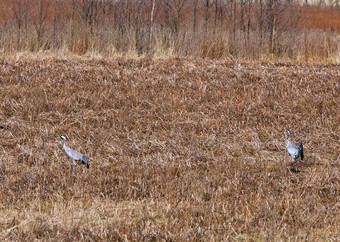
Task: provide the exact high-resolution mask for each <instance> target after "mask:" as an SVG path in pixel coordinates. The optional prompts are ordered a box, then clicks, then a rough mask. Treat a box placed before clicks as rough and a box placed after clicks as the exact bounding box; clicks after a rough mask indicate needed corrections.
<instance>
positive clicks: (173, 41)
mask: <svg viewBox="0 0 340 242" xmlns="http://www.w3.org/2000/svg"><path fill="white" fill-rule="evenodd" d="M300 2H301V1H295V0H111V1H110V0H2V1H1V2H0V5H1V8H0V9H1V12H0V16H1V18H0V48H1V50H2V52H3V53H12V52H18V51H33V52H35V51H41V50H48V51H67V52H72V53H76V54H86V53H89V52H95V53H98V54H102V55H128V56H130V55H133V56H136V55H138V56H140V55H146V56H187V57H204V58H205V57H208V58H248V59H260V58H285V59H294V60H296V59H305V60H309V59H322V60H324V59H334V58H337V56H339V53H338V50H339V48H340V44H339V43H338V41H337V38H338V37H339V34H338V30H339V28H340V27H339V26H340V12H339V9H337V8H330V7H327V8H326V7H320V6H319V7H316V6H314V7H311V6H307V5H301V4H300ZM322 13H324V16H322V17H321V19H323V21H325V23H324V24H323V25H322V26H317V23H319V22H320V21H315V18H318V17H320V14H321V15H322ZM331 16H332V17H331ZM311 23H312V24H311ZM327 23H331V26H328V27H327ZM314 26H316V27H314ZM325 26H326V27H325Z"/></svg>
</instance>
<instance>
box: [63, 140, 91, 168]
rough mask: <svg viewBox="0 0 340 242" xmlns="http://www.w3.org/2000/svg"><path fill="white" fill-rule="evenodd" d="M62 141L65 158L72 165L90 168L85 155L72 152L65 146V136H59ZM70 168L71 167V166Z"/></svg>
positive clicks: (88, 159)
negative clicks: (82, 165) (66, 157)
mask: <svg viewBox="0 0 340 242" xmlns="http://www.w3.org/2000/svg"><path fill="white" fill-rule="evenodd" d="M60 138H61V139H62V140H63V148H64V150H65V152H66V154H67V156H68V157H69V158H70V159H71V160H72V163H73V165H77V163H78V164H84V165H86V166H87V168H90V164H89V162H90V158H89V157H88V156H87V155H83V154H81V153H79V152H78V151H76V150H72V149H71V148H70V147H68V146H66V145H65V141H66V138H65V136H60ZM71 167H72V165H71Z"/></svg>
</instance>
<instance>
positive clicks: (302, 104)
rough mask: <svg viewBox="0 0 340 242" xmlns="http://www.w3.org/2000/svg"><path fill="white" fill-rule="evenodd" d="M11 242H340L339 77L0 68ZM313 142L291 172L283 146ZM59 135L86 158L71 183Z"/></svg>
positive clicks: (325, 69)
mask: <svg viewBox="0 0 340 242" xmlns="http://www.w3.org/2000/svg"><path fill="white" fill-rule="evenodd" d="M0 70H1V75H0V84H1V88H2V91H1V93H0V103H1V109H0V126H1V129H0V144H1V146H0V147H1V152H0V162H1V163H0V174H1V175H0V179H1V182H0V187H1V189H0V190H1V193H0V206H1V207H0V209H1V213H0V214H1V215H0V231H1V238H2V239H8V240H33V239H43V240H58V241H59V240H63V241H64V240H90V239H91V240H103V239H104V240H149V239H157V240H161V239H164V240H185V239H189V240H230V239H255V240H265V239H294V240H295V239H298V240H301V239H308V240H316V239H321V240H324V239H325V240H331V239H334V240H335V239H336V238H339V236H340V228H339V226H340V221H339V208H340V204H339V195H340V193H339V168H340V165H339V132H340V128H339V123H340V114H339V104H340V83H339V79H340V71H339V66H336V65H302V64H301V65H300V64H289V63H278V64H270V63H250V62H248V63H234V62H226V61H203V60H186V59H169V60H162V59H159V60H150V59H141V60H131V59H116V60H104V59H85V58H67V59H61V58H30V59H25V58H24V59H18V60H14V59H12V60H10V59H7V60H4V59H3V60H0ZM285 129H289V130H290V131H291V132H292V135H293V137H292V138H293V142H294V143H296V142H297V141H299V140H302V141H303V143H304V148H305V160H304V161H303V162H299V163H298V165H297V170H298V172H297V173H293V172H291V170H290V169H291V163H292V159H291V158H290V157H288V155H287V154H286V150H285V138H286V136H285V133H284V130H285ZM60 135H66V136H67V137H68V140H67V145H69V146H70V147H72V148H73V149H76V150H79V151H81V152H84V153H86V154H88V155H89V156H90V158H91V160H90V162H91V167H90V169H89V170H87V169H84V171H85V174H84V175H81V172H80V170H78V171H73V172H70V171H69V170H60V168H62V167H67V166H69V165H70V160H69V159H68V158H67V156H66V154H65V153H64V152H63V150H62V146H61V144H62V142H61V139H60V138H59V136H60Z"/></svg>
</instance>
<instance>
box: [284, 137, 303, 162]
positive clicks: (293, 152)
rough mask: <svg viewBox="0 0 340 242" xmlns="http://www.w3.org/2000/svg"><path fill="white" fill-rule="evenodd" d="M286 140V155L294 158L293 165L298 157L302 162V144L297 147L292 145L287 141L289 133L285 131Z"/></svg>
mask: <svg viewBox="0 0 340 242" xmlns="http://www.w3.org/2000/svg"><path fill="white" fill-rule="evenodd" d="M287 134H288V138H287V141H286V144H287V151H288V154H289V155H290V156H291V157H293V158H294V165H295V164H296V160H297V159H298V158H299V157H300V158H301V160H303V145H302V142H301V141H300V142H299V143H298V145H297V146H295V145H292V143H290V140H289V136H290V132H289V131H287Z"/></svg>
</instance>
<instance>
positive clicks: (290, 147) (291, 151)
mask: <svg viewBox="0 0 340 242" xmlns="http://www.w3.org/2000/svg"><path fill="white" fill-rule="evenodd" d="M287 151H288V154H289V155H290V156H291V157H293V158H294V159H295V158H297V157H299V149H298V148H297V147H296V146H294V145H288V146H287Z"/></svg>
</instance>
